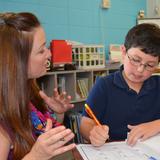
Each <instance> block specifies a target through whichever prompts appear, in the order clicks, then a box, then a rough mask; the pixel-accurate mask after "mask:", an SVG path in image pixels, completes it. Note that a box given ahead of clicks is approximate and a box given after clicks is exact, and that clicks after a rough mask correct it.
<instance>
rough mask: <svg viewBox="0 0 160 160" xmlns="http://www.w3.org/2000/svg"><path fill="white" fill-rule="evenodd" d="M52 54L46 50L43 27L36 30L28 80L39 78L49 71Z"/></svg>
mask: <svg viewBox="0 0 160 160" xmlns="http://www.w3.org/2000/svg"><path fill="white" fill-rule="evenodd" d="M50 57H51V53H50V51H49V49H48V48H46V37H45V33H44V30H43V28H42V27H39V28H37V29H36V30H35V33H34V39H33V48H32V52H31V54H30V57H29V63H28V78H29V79H32V78H39V77H41V76H43V75H44V74H45V73H46V71H47V64H48V59H50Z"/></svg>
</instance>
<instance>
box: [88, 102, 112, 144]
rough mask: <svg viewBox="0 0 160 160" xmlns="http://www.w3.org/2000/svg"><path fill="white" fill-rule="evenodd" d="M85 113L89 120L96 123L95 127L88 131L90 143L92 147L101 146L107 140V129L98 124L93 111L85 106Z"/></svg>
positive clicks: (105, 126)
mask: <svg viewBox="0 0 160 160" xmlns="http://www.w3.org/2000/svg"><path fill="white" fill-rule="evenodd" d="M85 111H86V112H87V114H88V115H89V116H90V118H91V119H93V120H94V122H95V123H96V125H95V126H94V127H93V128H92V130H91V131H90V136H89V139H90V142H91V144H92V145H94V146H102V145H103V144H104V143H105V142H106V140H107V139H108V138H109V135H108V132H109V128H108V126H107V125H102V124H100V122H99V121H98V119H97V118H96V116H95V115H94V113H93V111H92V110H91V108H90V107H89V106H88V105H87V104H85Z"/></svg>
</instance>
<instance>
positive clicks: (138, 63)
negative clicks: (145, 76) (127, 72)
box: [127, 53, 158, 71]
mask: <svg viewBox="0 0 160 160" xmlns="http://www.w3.org/2000/svg"><path fill="white" fill-rule="evenodd" d="M127 57H128V59H129V60H130V62H131V64H132V65H134V66H137V67H139V66H142V65H143V66H144V69H145V70H147V71H154V70H155V67H156V66H157V65H158V64H153V65H150V64H147V63H146V64H143V63H141V60H139V59H135V58H134V57H132V56H130V55H128V53H127Z"/></svg>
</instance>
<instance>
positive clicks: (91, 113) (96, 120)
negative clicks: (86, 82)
mask: <svg viewBox="0 0 160 160" xmlns="http://www.w3.org/2000/svg"><path fill="white" fill-rule="evenodd" d="M84 106H85V111H86V112H87V113H88V115H89V116H90V117H91V118H93V120H94V121H95V123H96V124H97V125H99V126H101V124H100V122H99V121H98V119H97V118H96V116H95V115H94V113H93V112H92V110H91V108H90V107H89V106H88V104H85V105H84Z"/></svg>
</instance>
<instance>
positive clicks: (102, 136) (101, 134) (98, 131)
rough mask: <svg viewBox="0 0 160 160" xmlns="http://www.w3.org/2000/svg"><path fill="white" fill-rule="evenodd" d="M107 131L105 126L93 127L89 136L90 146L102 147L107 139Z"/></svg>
mask: <svg viewBox="0 0 160 160" xmlns="http://www.w3.org/2000/svg"><path fill="white" fill-rule="evenodd" d="M108 131H109V128H108V126H106V125H102V126H97V125H96V126H94V127H93V129H92V130H91V131H90V136H89V139H90V142H91V144H92V145H94V146H102V145H103V144H104V143H105V142H106V140H107V139H108V138H109V135H108Z"/></svg>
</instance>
